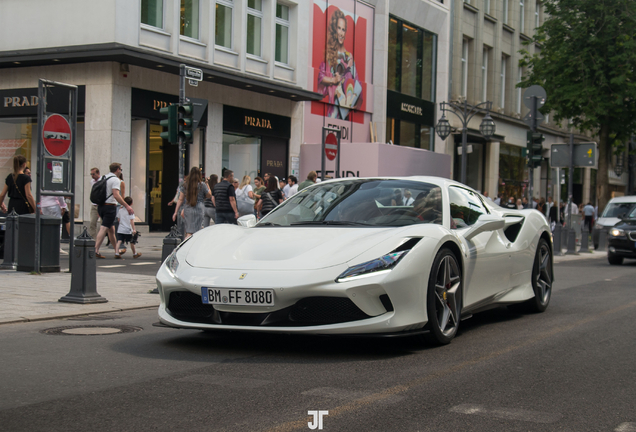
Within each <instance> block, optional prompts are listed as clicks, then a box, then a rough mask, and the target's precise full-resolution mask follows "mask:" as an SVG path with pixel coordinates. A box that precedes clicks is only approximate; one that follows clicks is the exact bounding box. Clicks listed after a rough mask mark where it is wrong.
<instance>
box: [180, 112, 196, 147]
mask: <svg viewBox="0 0 636 432" xmlns="http://www.w3.org/2000/svg"><path fill="white" fill-rule="evenodd" d="M193 112H194V110H193V107H192V104H184V105H181V106H179V138H182V139H183V143H184V144H191V143H192V125H193V119H192V114H193Z"/></svg>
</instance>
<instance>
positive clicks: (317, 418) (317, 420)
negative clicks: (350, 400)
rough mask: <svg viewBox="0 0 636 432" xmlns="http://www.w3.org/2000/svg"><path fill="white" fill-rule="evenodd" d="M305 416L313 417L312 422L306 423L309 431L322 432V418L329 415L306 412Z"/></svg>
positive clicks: (325, 412) (320, 412) (321, 412)
mask: <svg viewBox="0 0 636 432" xmlns="http://www.w3.org/2000/svg"><path fill="white" fill-rule="evenodd" d="M307 414H309V415H310V416H313V417H314V421H313V422H307V426H309V429H316V428H318V430H322V417H323V416H326V415H329V411H307Z"/></svg>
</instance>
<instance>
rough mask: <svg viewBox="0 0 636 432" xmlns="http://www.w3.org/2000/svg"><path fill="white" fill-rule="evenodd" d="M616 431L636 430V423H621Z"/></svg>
mask: <svg viewBox="0 0 636 432" xmlns="http://www.w3.org/2000/svg"><path fill="white" fill-rule="evenodd" d="M614 432H636V423H621V424H620V425H618V427H617V428H616V429H614Z"/></svg>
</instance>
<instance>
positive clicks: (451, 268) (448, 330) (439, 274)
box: [424, 248, 462, 345]
mask: <svg viewBox="0 0 636 432" xmlns="http://www.w3.org/2000/svg"><path fill="white" fill-rule="evenodd" d="M461 310H462V275H461V270H460V267H459V264H458V262H457V258H456V257H455V254H453V252H452V251H451V250H450V249H446V248H444V249H442V250H440V251H439V252H438V254H437V256H436V257H435V261H434V262H433V268H432V269H431V275H430V277H429V281H428V291H427V293H426V311H427V313H428V324H427V325H426V328H427V330H428V331H429V332H428V333H427V334H426V335H425V336H424V338H425V340H426V341H427V342H429V343H432V344H435V345H446V344H448V343H450V341H451V340H452V339H453V338H454V337H455V335H456V334H457V329H458V328H459V322H460V320H461V317H460V315H461Z"/></svg>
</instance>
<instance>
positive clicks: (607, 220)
mask: <svg viewBox="0 0 636 432" xmlns="http://www.w3.org/2000/svg"><path fill="white" fill-rule="evenodd" d="M620 221H621V220H620V219H619V218H617V217H602V218H598V220H597V221H596V223H597V224H599V225H602V226H604V227H613V226H614V225H616V224H617V223H619V222H620Z"/></svg>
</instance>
